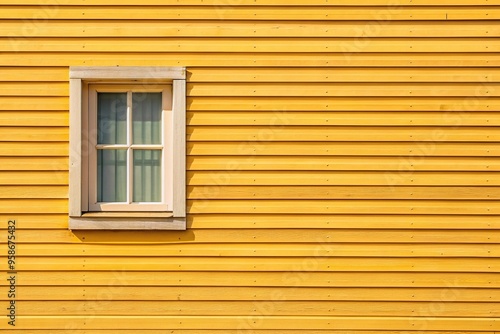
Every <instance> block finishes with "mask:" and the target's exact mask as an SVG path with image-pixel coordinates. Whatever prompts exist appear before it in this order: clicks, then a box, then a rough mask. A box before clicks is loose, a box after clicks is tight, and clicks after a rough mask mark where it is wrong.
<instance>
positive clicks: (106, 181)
mask: <svg viewBox="0 0 500 334" xmlns="http://www.w3.org/2000/svg"><path fill="white" fill-rule="evenodd" d="M97 201H98V202H126V201H127V151H126V150H98V151H97Z"/></svg>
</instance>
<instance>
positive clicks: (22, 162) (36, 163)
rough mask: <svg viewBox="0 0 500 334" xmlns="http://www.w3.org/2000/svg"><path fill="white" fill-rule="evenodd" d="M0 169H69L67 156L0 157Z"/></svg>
mask: <svg viewBox="0 0 500 334" xmlns="http://www.w3.org/2000/svg"><path fill="white" fill-rule="evenodd" d="M0 170H10V171H21V170H26V171H36V170H46V171H47V170H48V171H53V170H60V171H66V170H68V158H67V157H0Z"/></svg>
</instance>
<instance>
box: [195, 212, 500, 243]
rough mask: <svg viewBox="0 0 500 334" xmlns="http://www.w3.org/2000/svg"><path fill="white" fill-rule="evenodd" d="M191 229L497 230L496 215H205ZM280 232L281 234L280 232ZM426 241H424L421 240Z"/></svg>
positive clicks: (499, 223)
mask: <svg viewBox="0 0 500 334" xmlns="http://www.w3.org/2000/svg"><path fill="white" fill-rule="evenodd" d="M189 223H190V225H189V226H190V227H191V228H203V229H213V228H215V229H226V228H229V229H230V228H238V229H252V228H254V229H260V228H263V229H286V228H304V229H315V228H320V229H321V228H326V229H345V228H349V229H380V230H387V229H411V230H421V229H429V230H440V229H447V230H448V231H449V232H450V233H454V232H456V230H458V229H466V230H470V229H498V228H500V222H499V221H498V219H497V217H495V216H478V215H469V216H467V215H464V216H443V215H440V216H438V215H425V216H423V215H356V214H355V215H310V214H307V215H291V214H285V215H278V214H273V215H258V214H252V215H244V214H239V215H238V214H208V215H199V214H197V215H191V216H190V221H189ZM280 233H282V231H280ZM424 242H425V241H424Z"/></svg>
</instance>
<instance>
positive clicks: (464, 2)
mask: <svg viewBox="0 0 500 334" xmlns="http://www.w3.org/2000/svg"><path fill="white" fill-rule="evenodd" d="M5 4H6V5H39V3H38V2H36V1H33V0H30V1H27V0H6V1H5ZM182 4H183V5H191V6H224V7H226V6H231V7H236V6H269V5H271V6H308V7H309V6H349V7H353V6H354V7H357V6H389V7H399V6H494V5H500V2H498V0H476V1H473V0H441V1H439V2H438V3H436V2H435V1H432V0H412V1H401V2H399V3H397V6H396V4H395V3H394V2H393V1H390V0H355V1H348V0H329V1H328V2H325V1H322V0H309V1H307V0H287V1H284V0H257V1H256V0H239V1H238V2H234V3H233V2H232V3H228V2H227V1H225V0H214V1H212V2H209V3H207V2H204V1H203V0H184V1H183V2H182ZM57 5H59V6H82V5H87V6H116V5H123V6H158V5H161V6H178V5H179V2H178V1H174V0H166V1H165V0H147V1H143V2H141V3H138V2H137V1H134V0H105V1H99V0H75V1H71V0H58V1H57Z"/></svg>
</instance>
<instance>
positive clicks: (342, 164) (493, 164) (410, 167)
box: [0, 156, 500, 172]
mask: <svg viewBox="0 0 500 334" xmlns="http://www.w3.org/2000/svg"><path fill="white" fill-rule="evenodd" d="M0 161H3V159H2V158H0ZM0 166H2V165H1V164H0ZM188 170H191V171H203V170H205V171H206V170H255V171H257V170H309V171H321V170H325V171H326V170H330V171H333V170H339V171H340V170H343V171H347V170H350V171H360V170H364V171H416V172H418V171H428V172H430V171H449V172H452V171H455V172H456V171H462V172H465V171H471V172H472V171H477V172H479V171H483V172H485V171H500V159H498V158H494V157H488V158H482V157H429V156H426V157H425V159H424V158H422V159H415V158H412V157H376V156H375V157H374V156H369V157H364V156H359V157H355V156H352V157H344V156H337V157H329V156H321V157H316V156H281V157H280V156H254V157H252V158H251V159H248V157H245V156H189V157H188Z"/></svg>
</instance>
